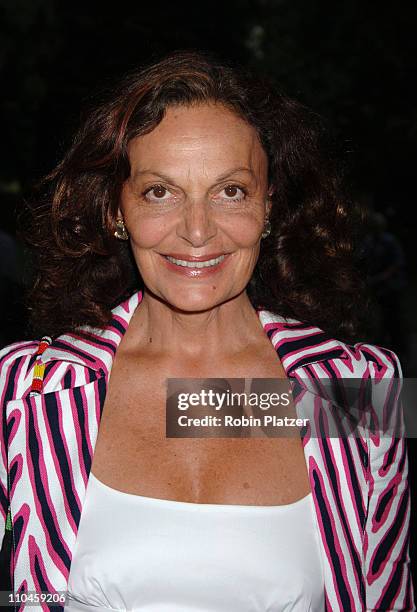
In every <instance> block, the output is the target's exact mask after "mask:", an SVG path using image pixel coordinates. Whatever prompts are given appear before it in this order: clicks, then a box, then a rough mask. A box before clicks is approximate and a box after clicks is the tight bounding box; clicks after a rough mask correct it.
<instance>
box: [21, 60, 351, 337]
mask: <svg viewBox="0 0 417 612" xmlns="http://www.w3.org/2000/svg"><path fill="white" fill-rule="evenodd" d="M205 102H216V103H221V104H223V105H225V106H226V107H227V108H229V109H231V110H232V111H233V112H235V113H236V114H238V115H239V116H240V117H242V118H243V119H244V120H246V121H247V122H248V123H249V124H250V125H252V126H253V127H254V128H255V129H256V131H257V133H258V136H259V138H260V141H261V143H262V145H263V147H264V150H265V152H266V154H267V157H268V163H269V166H268V171H269V186H270V187H271V188H273V196H272V210H271V215H270V220H271V225H272V232H271V234H270V236H269V237H268V238H266V239H264V240H262V244H261V251H260V256H259V260H258V263H257V265H256V268H255V270H254V274H253V277H252V279H251V281H250V283H249V285H248V287H247V291H248V295H249V298H250V300H251V302H252V304H253V305H254V306H255V307H259V306H260V307H263V308H266V309H268V310H270V311H272V312H275V313H278V314H280V315H283V316H286V317H292V318H295V319H298V320H300V321H303V322H306V323H311V324H314V325H317V326H319V327H321V328H322V329H324V330H325V331H327V332H328V333H329V334H332V335H334V336H336V337H339V338H343V339H345V340H351V339H353V338H355V337H357V335H358V333H359V332H360V322H361V315H362V313H363V304H361V298H360V295H361V291H362V287H361V281H360V279H359V277H358V274H357V273H356V272H355V267H354V264H353V262H354V257H353V255H354V245H353V242H352V236H353V233H352V229H353V228H354V224H355V220H356V212H355V208H354V206H353V205H352V203H350V202H349V200H347V199H346V197H345V196H344V195H343V190H342V180H341V173H340V170H339V169H338V168H337V164H336V163H335V161H334V155H333V154H332V152H331V150H329V140H328V138H327V131H326V130H325V129H324V128H323V124H322V121H321V119H320V118H319V117H318V116H317V115H316V114H315V113H314V112H312V111H311V110H309V109H308V108H306V107H305V106H303V105H302V104H300V103H299V102H297V101H295V100H292V99H290V98H288V97H287V96H285V95H283V94H282V93H280V92H279V91H277V90H276V88H275V86H273V85H272V84H271V83H270V82H269V81H267V80H266V79H265V78H257V77H255V76H254V75H252V74H250V73H249V72H248V71H247V70H245V69H243V68H241V67H236V66H234V65H232V64H228V63H222V62H219V61H217V60H216V59H213V57H212V56H211V55H209V54H207V53H201V52H193V51H177V52H175V53H172V54H170V55H168V56H165V57H164V58H163V59H162V60H161V61H158V62H155V63H153V64H151V65H148V66H147V67H145V68H142V69H140V70H137V71H135V72H133V73H131V74H129V75H128V76H127V77H125V78H124V80H122V82H121V83H120V84H119V85H118V86H117V87H116V88H115V89H113V90H112V91H111V92H110V94H107V95H106V98H105V100H104V101H101V102H100V104H99V105H98V106H96V108H94V109H93V110H92V111H90V112H89V113H88V115H87V117H86V119H85V121H84V122H83V125H82V127H81V128H80V130H79V131H78V133H77V134H76V136H75V138H74V140H73V143H72V145H71V147H70V148H69V150H68V152H67V153H66V155H65V156H64V158H63V159H62V161H61V162H60V163H59V164H58V165H57V167H56V168H55V169H54V170H53V171H52V172H51V173H50V174H49V175H48V176H47V177H46V178H45V179H44V180H43V181H42V182H41V184H40V191H38V195H37V196H36V199H34V204H32V205H31V207H30V212H31V214H30V222H29V224H28V225H26V228H24V229H23V234H24V237H25V238H26V240H27V241H28V242H29V244H30V245H31V246H32V248H33V254H34V255H35V256H36V267H35V277H34V280H33V283H32V286H31V287H30V289H29V291H28V293H27V300H26V301H27V304H28V308H29V311H30V317H31V322H32V323H31V325H32V329H33V331H34V332H35V333H38V334H39V335H41V334H47V335H50V336H56V335H59V334H61V333H65V332H66V333H68V332H76V331H79V328H80V327H81V326H83V325H89V326H93V327H99V328H100V327H103V326H105V325H106V324H107V323H108V322H109V320H110V317H111V313H110V310H111V308H112V307H114V306H115V305H116V304H117V303H118V302H120V301H121V300H123V299H125V298H127V297H128V296H129V295H131V293H133V292H134V291H135V290H137V289H138V288H141V286H142V281H141V278H140V276H139V273H138V270H137V267H136V265H135V262H134V259H133V256H132V253H131V250H130V247H129V244H128V243H124V242H122V241H119V240H117V239H115V238H114V231H115V229H116V228H115V219H116V213H117V208H118V205H119V196H120V192H121V188H122V185H123V183H124V181H126V179H127V178H128V176H129V173H130V165H129V158H128V154H127V146H128V143H129V141H130V140H131V139H132V138H135V137H136V136H139V135H142V134H146V133H148V132H150V131H151V130H153V129H154V128H155V127H156V126H157V125H158V124H159V122H160V121H161V120H162V119H163V117H164V113H165V110H166V109H167V107H169V106H170V105H174V104H182V105H190V104H198V103H205ZM329 151H330V153H329Z"/></svg>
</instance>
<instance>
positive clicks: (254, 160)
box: [128, 103, 266, 169]
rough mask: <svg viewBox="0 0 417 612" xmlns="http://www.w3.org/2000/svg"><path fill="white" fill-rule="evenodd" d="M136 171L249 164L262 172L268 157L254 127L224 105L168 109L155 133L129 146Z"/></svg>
mask: <svg viewBox="0 0 417 612" xmlns="http://www.w3.org/2000/svg"><path fill="white" fill-rule="evenodd" d="M128 150H129V158H130V161H131V164H132V169H133V168H134V167H136V166H140V167H141V168H142V169H143V168H144V166H146V167H147V166H148V164H155V163H158V162H159V163H163V164H164V165H165V164H168V165H170V166H178V165H179V164H183V163H184V162H186V163H188V164H197V163H199V162H201V161H205V163H206V164H207V163H210V165H212V166H213V167H214V166H216V167H220V166H223V165H225V164H227V165H228V166H229V165H233V164H238V165H239V164H240V165H242V164H248V165H250V166H251V167H252V168H255V169H256V168H257V169H261V168H263V167H264V166H265V164H266V154H265V152H264V150H263V148H262V145H261V143H260V141H259V138H258V135H257V132H256V130H255V128H254V127H253V126H251V125H250V124H248V123H247V122H246V121H244V119H242V118H240V117H239V116H238V115H236V114H235V113H234V112H233V111H231V110H229V109H228V108H226V107H224V106H223V105H221V104H214V103H213V104H199V105H194V106H171V107H168V109H167V111H166V113H165V116H164V118H163V119H162V121H161V122H160V123H159V124H158V125H157V126H156V128H155V129H154V130H152V131H151V132H149V133H148V134H145V135H143V136H138V137H136V138H135V139H133V140H132V141H131V142H130V144H129V148H128Z"/></svg>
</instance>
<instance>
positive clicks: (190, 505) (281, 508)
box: [89, 471, 313, 512]
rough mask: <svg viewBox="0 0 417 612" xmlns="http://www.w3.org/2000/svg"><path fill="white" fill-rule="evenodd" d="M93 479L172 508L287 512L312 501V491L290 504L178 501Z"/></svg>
mask: <svg viewBox="0 0 417 612" xmlns="http://www.w3.org/2000/svg"><path fill="white" fill-rule="evenodd" d="M91 479H92V482H93V483H94V486H95V487H97V488H99V489H102V490H103V491H104V492H105V493H107V494H110V495H113V496H114V497H119V498H124V499H125V500H126V501H127V500H130V501H132V499H134V500H135V503H141V504H146V505H149V506H151V505H154V506H159V507H162V506H165V507H167V508H168V507H171V508H178V509H184V510H185V509H189V510H198V509H200V510H219V511H223V512H233V511H234V510H242V511H243V510H245V511H248V512H285V511H288V510H293V509H295V508H298V507H300V506H303V505H304V504H306V503H310V501H312V496H313V494H312V492H311V491H310V493H307V495H305V496H304V497H301V498H300V499H297V500H296V501H295V502H291V503H290V504H280V505H275V506H272V505H269V506H257V505H244V504H200V503H197V502H185V501H177V500H172V499H161V498H158V497H146V496H144V495H136V493H127V492H125V491H119V490H118V489H114V488H113V487H110V486H109V485H106V484H105V483H104V482H102V481H101V480H99V479H98V478H97V477H96V476H95V475H94V474H93V472H91V471H90V475H89V480H91Z"/></svg>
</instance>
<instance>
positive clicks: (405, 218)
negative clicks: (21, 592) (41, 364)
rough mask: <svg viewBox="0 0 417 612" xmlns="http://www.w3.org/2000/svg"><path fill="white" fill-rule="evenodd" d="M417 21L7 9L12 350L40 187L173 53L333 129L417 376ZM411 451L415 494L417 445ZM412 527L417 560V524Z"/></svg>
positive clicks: (280, 0)
mask: <svg viewBox="0 0 417 612" xmlns="http://www.w3.org/2000/svg"><path fill="white" fill-rule="evenodd" d="M416 17H417V10H416V8H415V3H414V2H405V1H402V2H397V3H392V2H390V3H388V2H387V3H383V2H378V3H377V2H363V1H362V2H355V1H353V0H350V1H345V2H330V1H327V0H316V1H315V2H311V1H308V0H305V1H303V0H253V1H249V0H239V1H237V0H234V1H230V0H229V1H225V0H223V1H222V2H219V1H218V0H211V1H210V2H204V1H200V2H196V1H194V2H181V1H177V2H170V3H168V2H167V3H163V2H160V1H159V0H154V1H152V2H148V3H146V4H145V3H140V2H134V3H133V2H132V3H130V2H120V3H115V2H113V3H111V4H110V5H109V6H106V5H105V4H104V3H103V2H96V1H94V0H93V1H90V2H84V3H79V2H74V1H72V2H57V1H53V0H14V1H12V0H11V1H9V2H5V1H4V0H0V71H1V85H2V96H1V100H0V111H1V138H0V142H1V165H0V198H1V215H0V229H3V230H5V231H6V232H7V233H8V235H9V238H7V237H5V236H4V234H3V235H2V241H3V245H2V250H3V252H4V254H3V255H2V260H3V270H2V272H1V274H2V277H3V280H2V285H1V287H0V291H1V293H2V295H1V296H0V297H1V298H2V299H1V300H0V302H1V304H2V305H6V306H7V308H4V306H2V308H3V310H4V312H2V313H0V315H1V321H2V329H1V330H0V346H1V345H4V344H7V343H9V342H12V341H14V340H18V339H23V338H24V337H25V335H26V333H27V330H26V327H25V324H24V320H25V313H24V310H23V308H22V306H21V295H22V289H23V285H24V283H25V282H27V280H26V276H27V270H28V269H30V261H28V259H27V257H25V255H24V251H23V249H22V245H21V244H20V243H19V241H17V242H12V241H11V239H10V237H14V236H15V232H16V215H17V213H18V212H19V210H20V208H21V205H22V202H23V200H24V198H25V197H26V196H27V195H28V194H30V192H31V188H32V186H33V184H34V182H36V181H37V180H38V179H39V178H40V177H41V176H42V175H43V174H45V173H46V172H48V171H49V170H50V169H52V167H53V166H54V164H55V163H56V162H57V161H58V159H59V158H60V157H61V155H62V153H63V152H64V150H65V147H66V145H67V144H68V143H69V141H70V138H71V135H72V133H73V131H74V130H75V129H76V127H77V125H78V122H79V118H80V113H81V112H82V110H83V109H84V108H86V107H88V106H89V105H90V104H91V103H92V101H93V100H94V94H95V92H97V91H99V90H101V89H103V88H104V87H107V86H108V85H110V84H111V83H112V82H113V80H114V79H115V78H117V77H118V76H119V75H121V74H123V73H125V72H126V71H128V70H130V69H132V68H135V67H136V66H138V64H142V63H143V62H147V61H149V60H152V59H157V58H158V57H159V56H160V55H161V54H162V53H164V52H168V51H171V50H174V49H187V48H194V49H201V50H211V51H215V52H217V54H218V55H219V56H220V58H222V57H224V58H226V59H229V58H232V59H235V60H238V61H240V62H241V63H243V64H247V65H249V66H251V67H252V68H254V69H255V70H257V71H259V72H264V73H267V74H268V75H270V76H272V77H273V78H274V79H276V81H277V82H278V83H279V84H280V85H281V86H282V88H283V89H284V91H286V92H287V93H289V94H290V95H293V96H294V97H296V98H298V99H299V100H301V101H303V102H304V103H306V104H307V105H309V106H311V107H313V108H314V109H315V110H316V111H318V112H319V113H320V114H322V115H323V116H324V117H325V118H327V119H328V120H329V121H330V123H331V124H332V126H333V128H334V130H335V133H336V134H337V136H338V139H339V142H340V143H341V146H342V149H343V151H344V153H345V158H346V161H347V162H348V165H349V168H350V171H349V182H350V185H351V187H352V189H353V192H354V193H355V194H356V196H357V198H358V199H360V200H361V201H362V202H363V203H364V204H366V205H367V206H368V207H369V208H371V209H373V210H375V211H378V212H380V213H383V215H384V217H385V221H386V224H387V225H386V232H388V238H387V240H388V243H389V244H390V245H391V246H392V245H393V244H394V246H395V248H393V249H392V250H391V251H389V249H388V251H386V252H385V251H384V253H385V255H384V253H383V256H381V253H380V259H381V262H382V260H384V256H385V260H384V262H382V263H381V266H382V276H383V275H384V274H385V272H384V269H388V268H390V265H391V264H392V267H393V269H394V276H395V274H397V276H398V271H399V269H400V268H401V274H400V276H401V281H400V282H399V284H398V283H397V287H396V289H395V291H394V292H393V291H392V287H391V289H390V291H389V292H388V293H387V291H385V290H384V291H385V293H384V291H383V290H382V289H381V286H382V285H384V284H385V285H387V283H384V281H382V282H381V278H380V281H379V285H380V286H379V289H378V291H376V296H377V300H380V306H381V311H380V312H378V315H377V314H376V316H375V320H376V321H377V325H376V327H375V328H374V329H373V330H372V338H371V339H372V340H373V341H375V342H377V343H379V344H382V345H383V346H388V347H389V348H393V349H394V350H396V351H397V353H398V354H399V357H400V359H401V362H402V365H403V369H404V374H405V375H406V376H417V321H416V317H415V314H414V313H415V312H416V308H417V280H416V277H417V258H416V255H415V241H416V239H415V230H414V227H415V221H416V216H417V215H416V202H417V181H416V175H417V155H416V153H417V91H416V76H417V44H416V33H417V18H416ZM386 232H385V233H386ZM371 260H372V261H373V258H372V256H371V255H370V257H369V261H371ZM384 266H385V268H384ZM379 272H381V270H379ZM373 273H374V274H375V275H377V273H378V271H375V270H374V271H373ZM391 273H392V270H390V271H388V272H387V274H388V276H389V275H390V274H391ZM397 280H398V278H397ZM387 295H388V297H387ZM359 307H360V305H359ZM393 328H394V329H396V330H401V331H397V332H395V333H393V332H392V329H393ZM370 334H371V331H370ZM409 451H410V464H411V468H412V475H413V480H412V483H413V493H414V491H415V490H416V485H415V483H414V481H415V476H414V474H415V465H416V447H415V441H411V442H410V445H409ZM414 514H415V512H414ZM411 528H412V533H413V550H414V549H416V544H415V535H414V531H415V523H414V521H412V524H411ZM413 556H414V557H415V556H416V555H415V553H414V552H413ZM416 573H417V571H416V570H414V575H415V577H416Z"/></svg>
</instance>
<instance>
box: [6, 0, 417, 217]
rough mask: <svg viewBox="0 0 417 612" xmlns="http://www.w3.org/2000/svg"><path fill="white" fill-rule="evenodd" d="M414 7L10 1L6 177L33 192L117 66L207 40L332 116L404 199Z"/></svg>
mask: <svg viewBox="0 0 417 612" xmlns="http://www.w3.org/2000/svg"><path fill="white" fill-rule="evenodd" d="M415 15H416V9H415V4H414V3H412V2H402V3H399V4H398V5H397V6H394V5H393V4H392V3H386V4H384V3H383V2H379V3H375V2H367V3H364V2H356V1H354V0H350V1H346V2H340V3H335V2H330V1H329V0H317V1H316V2H308V1H307V0H229V1H228V2H226V1H222V2H221V1H219V0H211V2H207V1H206V2H204V1H201V2H199V3H196V2H191V1H184V2H180V1H178V2H175V3H174V2H170V3H168V2H162V1H161V0H155V1H154V2H152V3H147V4H141V3H137V2H136V3H130V2H122V3H119V4H115V3H111V4H107V3H103V2H98V1H96V0H91V1H89V2H83V3H82V2H79V1H74V2H58V0H56V1H54V0H8V1H6V0H0V41H1V44H0V71H1V82H2V85H3V87H2V89H3V95H2V98H1V101H0V108H1V114H2V118H3V120H2V139H1V142H2V163H1V170H0V186H1V185H6V190H7V189H8V187H7V186H8V185H10V184H13V185H15V184H19V185H21V186H22V189H23V192H25V191H26V190H27V188H28V186H30V185H31V184H32V182H33V181H34V180H36V179H37V178H38V177H39V176H41V175H42V174H43V173H45V172H46V171H48V170H49V169H50V168H51V167H52V166H53V165H54V163H55V162H56V160H57V159H58V158H59V157H60V156H61V154H62V152H63V150H64V148H65V146H66V143H67V142H68V140H69V138H70V136H71V133H72V132H73V130H74V129H75V128H76V126H77V125H78V122H79V116H80V112H81V110H82V109H83V108H84V107H85V106H88V105H89V104H90V103H91V102H92V101H93V100H94V95H95V92H96V91H97V90H99V89H100V88H102V87H106V86H107V85H109V84H110V83H111V82H112V81H113V79H115V78H116V77H117V76H118V75H119V74H122V73H124V72H126V71H127V70H130V69H131V68H133V67H135V66H137V65H138V64H141V63H142V62H144V61H148V60H150V59H153V58H155V57H158V56H159V55H160V54H161V53H163V52H167V51H170V50H172V49H178V48H199V49H209V50H214V51H215V52H217V53H218V54H219V55H220V56H221V57H222V56H223V57H231V58H235V59H237V60H239V61H241V62H243V63H248V64H250V65H251V66H252V67H254V68H255V69H256V70H258V71H259V72H264V73H267V74H269V75H271V76H273V77H274V78H275V79H276V80H277V81H278V82H279V83H280V84H281V85H282V87H283V89H284V90H286V91H288V92H289V93H290V94H293V95H295V96H296V97H298V98H300V99H301V100H302V101H304V102H305V103H307V104H308V105H310V106H313V107H314V108H315V109H316V110H317V111H318V112H320V113H321V114H323V115H325V116H326V117H328V118H329V119H330V120H331V122H332V123H333V125H334V126H335V127H336V128H337V130H338V131H339V133H340V137H341V139H342V142H343V144H344V148H345V150H346V152H348V154H349V155H350V157H351V158H352V167H353V168H354V177H355V181H356V182H357V183H358V185H359V187H360V188H361V189H364V190H365V191H369V192H370V193H375V194H376V197H377V199H380V200H382V202H383V204H384V206H390V207H391V209H393V210H397V209H398V206H399V203H398V202H401V206H402V207H403V206H405V205H406V203H409V202H410V203H411V202H414V201H415V200H416V197H417V190H416V187H415V181H414V166H415V159H416V153H417V105H416V84H415V75H416V72H417V70H416V68H417V65H416V64H417V53H416V51H417V49H416V35H415V30H416V19H415Z"/></svg>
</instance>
